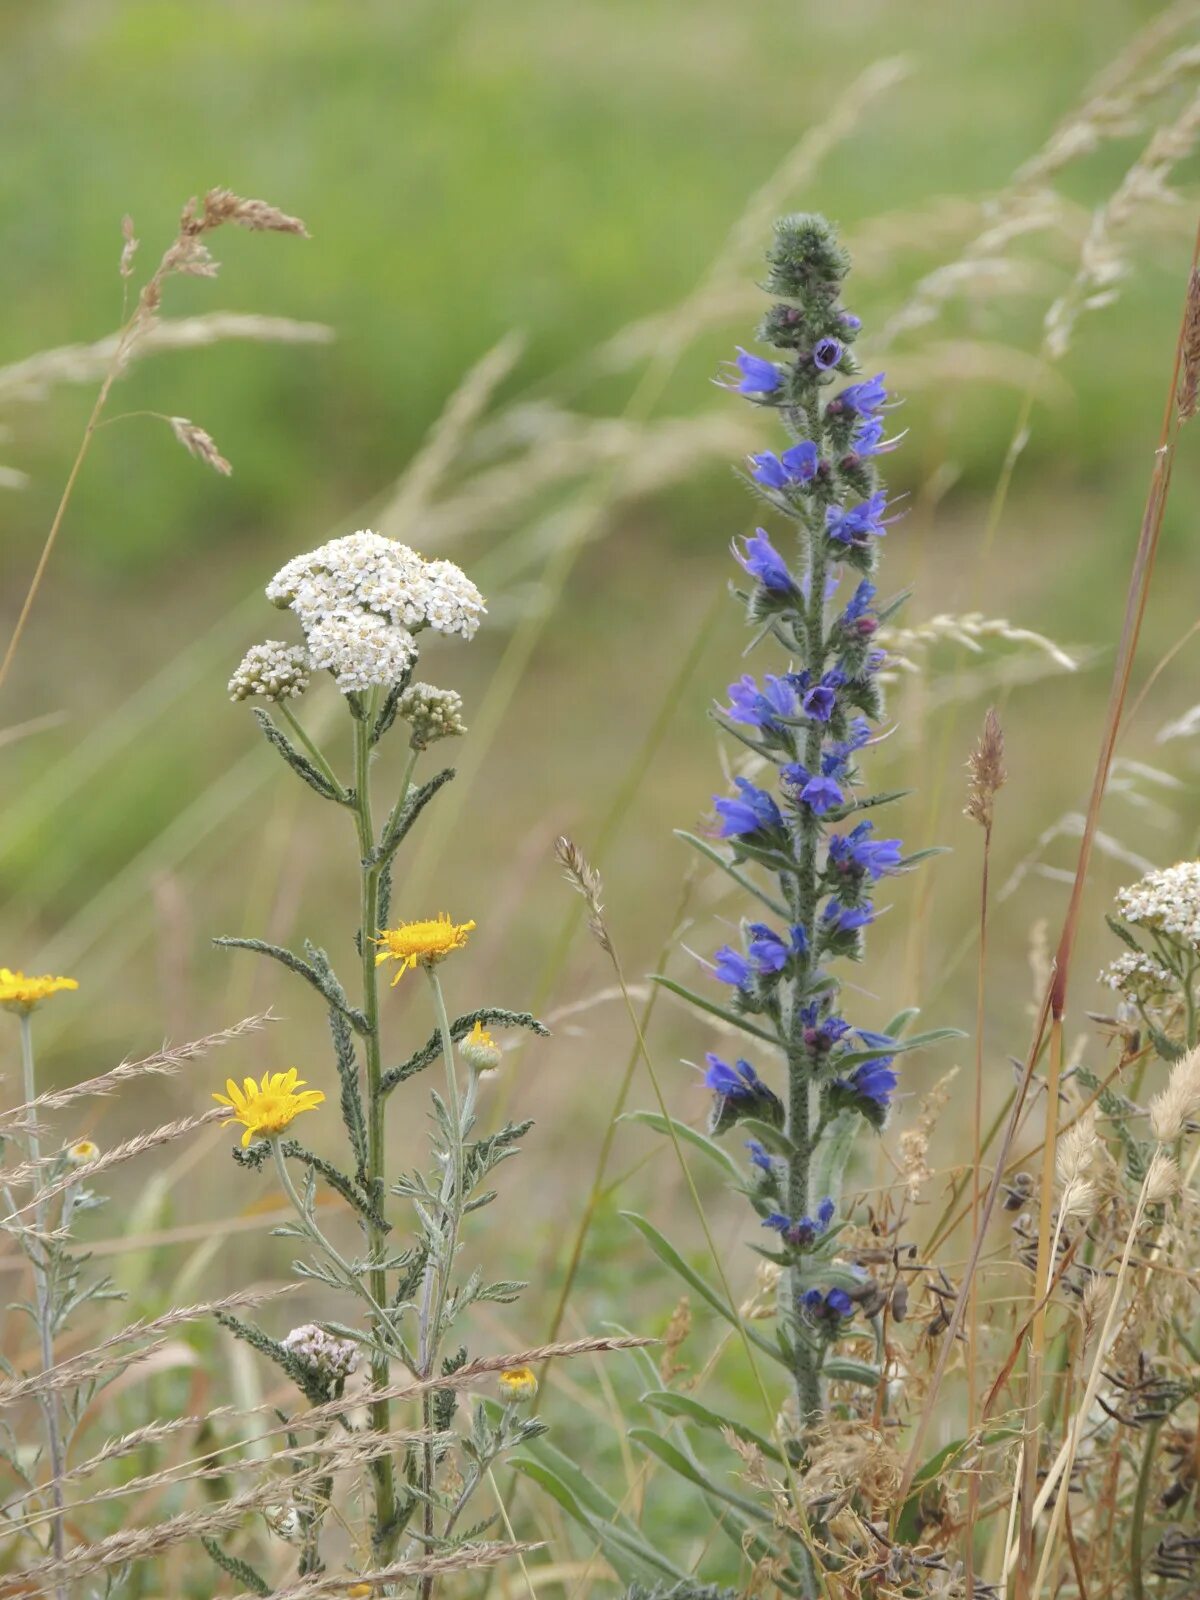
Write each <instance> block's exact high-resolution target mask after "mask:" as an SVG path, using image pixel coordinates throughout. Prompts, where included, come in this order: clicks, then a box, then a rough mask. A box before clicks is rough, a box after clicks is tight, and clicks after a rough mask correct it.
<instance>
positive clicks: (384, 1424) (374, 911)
mask: <svg viewBox="0 0 1200 1600" xmlns="http://www.w3.org/2000/svg"><path fill="white" fill-rule="evenodd" d="M374 715H375V696H374V695H372V696H371V697H370V699H369V700H368V703H367V705H366V706H365V707H364V711H363V715H362V716H361V717H360V718H359V720H358V721H356V723H355V725H354V815H355V823H356V826H357V829H358V853H359V860H360V863H361V875H362V876H361V886H360V888H361V892H360V911H359V919H358V928H359V934H358V938H359V944H360V946H361V954H362V993H363V1015H364V1016H365V1017H366V1019H367V1028H366V1038H365V1046H366V1058H367V1182H368V1184H369V1187H370V1195H371V1204H372V1207H373V1208H374V1210H375V1212H376V1213H380V1212H382V1210H383V1200H384V1195H385V1194H386V1192H387V1174H386V1170H385V1166H384V1123H383V1116H384V1101H383V1095H382V1093H381V1092H380V1082H381V1080H382V1077H383V1062H382V1055H381V1051H380V1044H379V988H378V983H377V980H376V975H375V950H374V947H373V945H372V942H371V941H372V940H373V939H374V938H375V936H376V934H377V933H378V931H379V874H380V870H381V868H380V866H379V865H378V864H376V863H372V861H371V856H372V854H373V852H374V849H375V828H374V824H373V822H372V820H371V777H370V764H371V727H372V723H373V721H374ZM367 1249H368V1254H369V1256H370V1259H371V1262H372V1266H371V1271H370V1286H371V1298H372V1300H374V1302H375V1304H376V1305H377V1306H380V1307H383V1308H385V1309H386V1307H387V1303H388V1287H387V1272H386V1270H385V1268H384V1267H383V1266H382V1262H383V1259H384V1253H385V1249H386V1244H385V1239H384V1234H383V1230H382V1229H381V1228H380V1227H379V1226H378V1225H377V1224H376V1223H373V1222H372V1223H369V1224H368V1227H367ZM377 1334H378V1336H379V1344H380V1348H378V1349H376V1350H375V1351H374V1352H373V1353H372V1356H371V1382H372V1384H373V1385H374V1387H375V1388H377V1389H384V1388H386V1387H387V1384H388V1378H389V1371H388V1368H389V1361H388V1357H387V1355H386V1353H385V1351H384V1350H383V1348H382V1346H383V1345H384V1344H386V1343H387V1342H388V1340H387V1330H386V1329H383V1328H380V1329H378V1330H377ZM371 1426H372V1427H373V1428H374V1430H375V1431H376V1432H377V1433H379V1434H388V1433H390V1432H391V1426H392V1424H391V1406H390V1404H389V1402H388V1401H387V1400H375V1401H373V1402H372V1404H371ZM371 1475H372V1477H373V1478H374V1480H375V1545H376V1555H377V1558H378V1559H379V1560H380V1561H381V1562H383V1563H384V1564H385V1565H386V1564H387V1562H389V1561H390V1560H391V1559H392V1557H393V1555H394V1553H395V1546H396V1542H397V1540H398V1538H399V1532H400V1530H399V1528H398V1527H396V1481H395V1473H394V1470H393V1466H392V1458H391V1456H390V1455H384V1456H379V1457H377V1458H376V1459H375V1460H374V1461H372V1463H371Z"/></svg>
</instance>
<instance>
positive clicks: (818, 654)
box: [787, 419, 826, 1421]
mask: <svg viewBox="0 0 1200 1600" xmlns="http://www.w3.org/2000/svg"><path fill="white" fill-rule="evenodd" d="M814 421H815V419H814ZM818 426H819V425H818ZM814 437H816V438H819V437H820V434H819V431H815V430H814ZM808 546H809V550H808V583H809V587H808V605H807V609H806V613H805V619H804V628H805V634H806V642H807V647H808V664H809V669H810V671H811V672H812V674H813V676H814V678H817V677H819V676H820V674H821V668H822V665H823V663H824V658H825V568H826V554H825V539H824V534H823V531H822V529H821V527H820V526H819V525H817V526H815V527H811V528H809V530H808ZM822 735H823V729H822V727H821V724H820V723H819V722H814V723H812V724H811V725H810V727H809V729H808V732H807V734H806V735H805V748H804V761H805V765H806V766H807V767H808V769H809V770H810V771H812V772H815V771H817V770H818V769H819V767H820V762H821V743H822ZM820 832H821V830H820V824H819V822H818V821H817V818H816V816H815V815H814V814H813V813H812V812H811V811H806V812H804V813H803V815H802V817H801V819H800V859H799V863H798V866H799V871H798V872H797V874H796V875H795V877H794V878H792V880H791V892H792V905H793V910H794V916H795V921H796V922H797V923H799V925H800V926H801V927H803V928H806V929H808V935H809V940H808V949H807V952H806V954H805V956H804V958H803V964H802V967H801V974H802V975H801V978H800V979H799V980H798V984H797V991H799V985H800V984H801V983H804V982H806V981H807V980H808V978H809V976H810V974H811V972H812V969H813V967H814V966H815V964H816V938H817V933H816V909H817V891H818V887H819V885H818V881H817V847H818V844H819V843H820ZM800 1009H801V1007H800V994H799V992H797V993H796V994H795V995H794V996H793V999H792V1015H791V1023H790V1042H789V1045H788V1051H787V1066H788V1102H787V1136H788V1139H789V1141H790V1145H791V1148H790V1150H789V1153H788V1158H787V1210H788V1215H789V1216H791V1217H804V1216H807V1215H808V1213H809V1206H810V1201H811V1196H810V1195H809V1165H810V1162H811V1159H812V1150H813V1144H814V1139H813V1131H812V1126H811V1121H812V1111H811V1098H812V1097H811V1093H810V1089H811V1083H812V1063H811V1061H810V1059H809V1052H808V1048H807V1046H806V1045H805V1043H804V1038H803V1025H802V1023H801V1021H800ZM804 1270H805V1264H804V1261H803V1260H802V1259H800V1260H797V1261H796V1262H795V1263H794V1265H793V1266H792V1267H791V1268H790V1270H789V1274H788V1276H789V1280H790V1281H789V1291H788V1298H789V1303H790V1304H789V1310H790V1319H789V1320H790V1322H791V1328H792V1380H793V1382H794V1384H795V1386H796V1402H797V1404H798V1406H799V1408H800V1417H801V1419H802V1420H803V1421H809V1420H811V1419H812V1418H813V1417H815V1416H817V1415H818V1414H819V1413H820V1411H821V1378H820V1370H819V1361H818V1358H817V1355H816V1353H815V1352H814V1350H813V1347H812V1345H811V1343H810V1342H809V1340H808V1338H807V1337H806V1336H805V1332H804V1320H803V1317H802V1316H801V1300H802V1297H803V1294H804Z"/></svg>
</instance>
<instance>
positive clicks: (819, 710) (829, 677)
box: [800, 667, 846, 722]
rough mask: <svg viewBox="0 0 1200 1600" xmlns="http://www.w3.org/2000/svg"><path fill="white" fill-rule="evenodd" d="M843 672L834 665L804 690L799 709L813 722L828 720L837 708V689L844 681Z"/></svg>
mask: <svg viewBox="0 0 1200 1600" xmlns="http://www.w3.org/2000/svg"><path fill="white" fill-rule="evenodd" d="M845 681H846V679H845V674H844V673H842V672H839V671H838V670H837V668H836V667H835V668H834V669H833V670H832V671H831V672H827V673H825V675H824V676H823V677H822V678H821V680H820V681H819V682H818V683H814V684H813V685H812V687H811V688H809V689H807V690H805V692H804V696H803V698H802V699H801V701H800V709H801V711H803V713H804V715H805V716H806V717H808V718H809V719H810V720H811V721H813V722H828V721H829V719H830V718H831V717H832V716H833V713H834V711H835V710H836V709H837V691H838V690H839V689H840V688H841V687H842V686H843V684H844V683H845Z"/></svg>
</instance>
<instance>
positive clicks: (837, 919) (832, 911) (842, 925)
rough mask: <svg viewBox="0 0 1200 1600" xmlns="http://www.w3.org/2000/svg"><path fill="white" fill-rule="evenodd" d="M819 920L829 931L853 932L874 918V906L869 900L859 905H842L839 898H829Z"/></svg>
mask: <svg viewBox="0 0 1200 1600" xmlns="http://www.w3.org/2000/svg"><path fill="white" fill-rule="evenodd" d="M821 920H822V922H824V923H825V924H826V927H827V929H828V931H829V932H830V933H835V934H837V933H855V932H857V930H858V929H859V928H865V927H866V926H867V925H868V924H869V923H872V922H874V920H875V907H874V906H873V905H872V904H871V902H870V901H869V900H864V901H863V903H862V905H860V906H844V905H843V904H842V903H841V901H840V900H830V901H829V902H828V903H827V905H826V907H825V909H824V911H823V912H822V913H821Z"/></svg>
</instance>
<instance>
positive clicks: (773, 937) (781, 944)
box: [747, 922, 808, 976]
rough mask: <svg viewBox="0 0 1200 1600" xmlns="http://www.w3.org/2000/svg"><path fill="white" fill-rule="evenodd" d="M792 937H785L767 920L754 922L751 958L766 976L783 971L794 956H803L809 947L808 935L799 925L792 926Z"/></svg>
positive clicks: (751, 936)
mask: <svg viewBox="0 0 1200 1600" xmlns="http://www.w3.org/2000/svg"><path fill="white" fill-rule="evenodd" d="M789 931H790V935H791V937H790V939H785V938H784V937H783V936H782V935H781V934H778V933H776V932H775V929H774V928H772V927H769V926H768V924H767V923H765V922H752V923H750V924H749V926H748V928H747V932H748V933H749V934H750V944H749V946H748V948H749V951H750V959H751V961H753V963H754V965H755V967H756V968H757V970H758V971H759V972H760V973H762V974H763V975H764V976H766V975H767V974H770V973H775V972H782V971H783V969H784V967H786V966H787V964H788V962H789V961H790V960H791V959H792V957H793V956H802V955H803V954H804V952H805V951H806V950H807V949H808V935H807V933H805V931H804V929H803V928H802V927H800V926H799V925H796V926H795V927H793V928H791V929H790V930H789Z"/></svg>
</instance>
